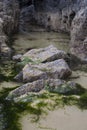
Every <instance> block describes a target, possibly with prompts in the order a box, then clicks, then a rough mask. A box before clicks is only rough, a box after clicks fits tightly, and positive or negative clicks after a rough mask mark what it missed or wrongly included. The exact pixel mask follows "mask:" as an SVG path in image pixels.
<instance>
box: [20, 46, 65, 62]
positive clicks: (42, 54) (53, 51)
mask: <svg viewBox="0 0 87 130" xmlns="http://www.w3.org/2000/svg"><path fill="white" fill-rule="evenodd" d="M26 57H27V58H30V59H31V60H32V61H34V62H49V61H53V60H56V59H61V58H63V59H64V58H66V57H67V54H66V52H64V51H62V50H58V49H57V48H56V47H54V46H53V45H50V46H48V47H46V48H40V49H32V50H30V51H28V52H27V53H25V54H24V55H23V57H22V59H24V58H26Z"/></svg>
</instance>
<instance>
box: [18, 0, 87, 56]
mask: <svg viewBox="0 0 87 130" xmlns="http://www.w3.org/2000/svg"><path fill="white" fill-rule="evenodd" d="M29 2H30V0H27V1H26V2H25V3H29ZM86 7H87V0H56V1H55V0H39V1H38V0H33V1H32V2H31V5H29V4H26V5H25V4H24V6H22V9H21V15H20V30H21V31H29V30H30V31H32V29H31V28H33V27H35V25H39V26H42V27H44V28H45V29H46V30H47V31H51V30H53V31H59V30H62V31H65V32H69V33H71V44H72V45H71V46H72V47H71V48H72V49H71V52H72V53H73V54H75V55H78V56H79V57H81V58H83V57H85V58H86V57H87V54H86V49H85V47H84V45H82V44H84V40H85V37H87V31H86V30H87V29H86V27H87V26H86V19H87V16H86V12H87V9H86ZM83 13H84V15H83V16H81V15H82V14H83ZM81 19H83V20H81ZM83 24H84V25H83ZM82 28H83V29H82ZM37 30H38V29H37ZM84 35H85V36H84ZM84 53H85V55H84Z"/></svg>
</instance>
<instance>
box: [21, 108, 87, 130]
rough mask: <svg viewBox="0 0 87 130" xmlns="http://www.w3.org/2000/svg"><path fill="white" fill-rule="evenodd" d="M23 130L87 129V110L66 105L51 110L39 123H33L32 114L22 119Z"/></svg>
mask: <svg viewBox="0 0 87 130" xmlns="http://www.w3.org/2000/svg"><path fill="white" fill-rule="evenodd" d="M21 123H22V130H87V110H84V111H81V110H80V109H78V108H77V107H66V108H65V109H58V110H55V111H51V112H49V114H48V115H47V116H46V117H44V118H41V120H40V121H39V123H31V121H30V115H26V116H24V117H23V118H22V120H21Z"/></svg>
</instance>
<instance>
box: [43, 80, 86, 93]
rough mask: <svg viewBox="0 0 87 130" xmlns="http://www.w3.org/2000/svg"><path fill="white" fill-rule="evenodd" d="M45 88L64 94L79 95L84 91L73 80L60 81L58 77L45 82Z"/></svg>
mask: <svg viewBox="0 0 87 130" xmlns="http://www.w3.org/2000/svg"><path fill="white" fill-rule="evenodd" d="M45 89H46V90H48V91H49V92H55V93H58V94H64V95H72V94H74V95H80V94H82V93H84V92H85V89H84V88H82V87H81V86H80V85H79V84H77V83H75V82H73V81H68V82H66V81H62V80H60V79H56V80H55V79H51V80H48V81H47V82H46V86H45Z"/></svg>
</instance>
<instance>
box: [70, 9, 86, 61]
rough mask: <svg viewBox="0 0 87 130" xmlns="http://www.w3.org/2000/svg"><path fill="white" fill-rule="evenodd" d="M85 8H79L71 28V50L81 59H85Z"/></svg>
mask: <svg viewBox="0 0 87 130" xmlns="http://www.w3.org/2000/svg"><path fill="white" fill-rule="evenodd" d="M86 39H87V8H83V9H81V10H79V12H78V13H77V14H76V16H75V18H74V20H73V22H72V29H71V43H72V49H71V52H72V53H73V54H75V55H77V56H78V57H80V58H82V59H87V44H86V43H87V40H86Z"/></svg>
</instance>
